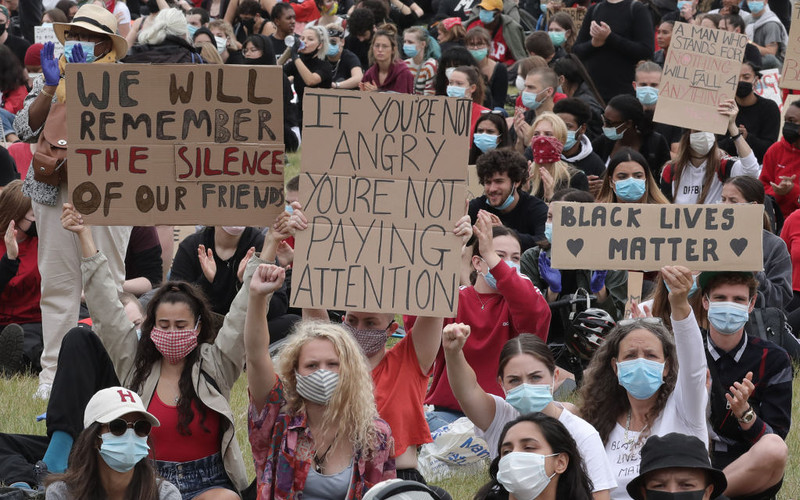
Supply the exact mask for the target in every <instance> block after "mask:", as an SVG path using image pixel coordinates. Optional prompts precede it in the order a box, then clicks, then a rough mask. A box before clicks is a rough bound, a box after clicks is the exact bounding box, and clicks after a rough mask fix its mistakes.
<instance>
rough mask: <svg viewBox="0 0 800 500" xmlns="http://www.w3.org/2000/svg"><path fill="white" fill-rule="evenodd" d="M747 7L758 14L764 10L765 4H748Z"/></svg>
mask: <svg viewBox="0 0 800 500" xmlns="http://www.w3.org/2000/svg"><path fill="white" fill-rule="evenodd" d="M747 7H748V8H749V9H750V12H751V13H753V14H758V13H759V12H761V11H762V10H764V2H747Z"/></svg>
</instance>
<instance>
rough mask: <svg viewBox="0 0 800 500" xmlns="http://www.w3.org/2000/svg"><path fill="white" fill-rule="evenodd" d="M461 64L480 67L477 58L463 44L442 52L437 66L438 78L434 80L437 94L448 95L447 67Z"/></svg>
mask: <svg viewBox="0 0 800 500" xmlns="http://www.w3.org/2000/svg"><path fill="white" fill-rule="evenodd" d="M459 66H474V67H476V68H477V67H478V63H477V62H475V58H474V57H472V54H470V53H469V51H468V50H467V49H466V48H465V47H462V46H461V45H455V46H453V47H450V48H448V49H447V50H445V51H444V52H443V53H442V58H441V59H439V65H438V66H437V67H436V79H435V80H434V82H433V87H434V92H435V94H436V95H447V85H448V84H449V83H450V81H449V79H448V78H447V73H446V72H447V68H457V67H459Z"/></svg>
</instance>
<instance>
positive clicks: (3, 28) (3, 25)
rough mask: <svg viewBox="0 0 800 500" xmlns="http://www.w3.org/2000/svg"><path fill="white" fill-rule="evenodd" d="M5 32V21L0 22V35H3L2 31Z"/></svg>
mask: <svg viewBox="0 0 800 500" xmlns="http://www.w3.org/2000/svg"><path fill="white" fill-rule="evenodd" d="M5 32H6V25H5V23H0V36H3V33H5Z"/></svg>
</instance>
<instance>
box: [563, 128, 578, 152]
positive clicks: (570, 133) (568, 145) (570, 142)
mask: <svg viewBox="0 0 800 500" xmlns="http://www.w3.org/2000/svg"><path fill="white" fill-rule="evenodd" d="M577 142H578V139H576V138H575V131H574V130H567V140H566V141H565V142H564V151H569V150H570V149H572V147H573V146H574V145H575V144H577Z"/></svg>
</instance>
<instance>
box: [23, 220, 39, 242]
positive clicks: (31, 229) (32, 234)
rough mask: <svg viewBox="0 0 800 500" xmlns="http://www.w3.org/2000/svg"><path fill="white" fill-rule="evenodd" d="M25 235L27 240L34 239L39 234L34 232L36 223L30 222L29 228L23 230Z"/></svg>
mask: <svg viewBox="0 0 800 500" xmlns="http://www.w3.org/2000/svg"><path fill="white" fill-rule="evenodd" d="M25 234H27V235H28V237H29V238H36V237H38V236H39V233H38V232H36V221H34V222H31V226H30V227H29V228H28V229H26V230H25Z"/></svg>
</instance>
